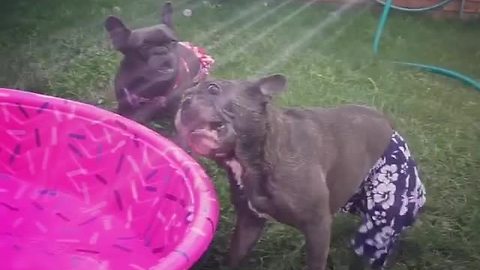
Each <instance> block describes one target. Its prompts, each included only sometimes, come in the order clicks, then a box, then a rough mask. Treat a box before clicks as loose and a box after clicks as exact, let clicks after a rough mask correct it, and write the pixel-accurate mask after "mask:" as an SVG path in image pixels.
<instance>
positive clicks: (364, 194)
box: [341, 132, 425, 268]
mask: <svg viewBox="0 0 480 270" xmlns="http://www.w3.org/2000/svg"><path fill="white" fill-rule="evenodd" d="M424 204H425V188H424V186H423V184H422V182H421V181H420V178H419V175H418V171H417V166H416V163H415V160H414V159H413V157H412V156H411V155H410V151H409V149H408V146H407V144H406V142H405V140H404V139H403V138H402V137H401V136H400V135H399V134H398V133H397V132H394V133H393V135H392V138H391V140H390V144H389V145H388V147H387V149H386V150H385V152H384V154H383V156H382V157H381V158H380V159H379V160H378V161H377V163H376V164H375V166H374V167H373V168H372V169H371V170H370V172H369V174H368V175H367V177H366V178H365V180H364V181H363V182H362V185H361V186H360V189H359V191H358V192H357V193H356V194H355V195H354V196H353V197H352V198H351V199H350V200H349V202H348V203H347V204H346V205H345V206H344V207H343V208H342V209H341V211H343V212H348V213H355V214H358V213H360V215H361V217H362V224H361V226H360V228H359V229H358V231H357V234H356V235H355V237H354V238H353V239H352V246H353V248H354V250H355V253H357V254H358V255H359V256H363V257H365V258H367V259H368V261H369V263H370V264H371V266H372V267H374V268H383V267H384V265H385V262H386V259H387V256H388V254H389V253H390V251H391V249H392V247H393V245H394V242H395V240H396V239H397V238H398V236H399V235H400V233H401V232H402V231H403V230H405V229H406V228H408V227H410V226H412V225H413V223H414V220H415V218H416V216H417V213H418V211H419V210H420V208H422V207H423V205H424Z"/></svg>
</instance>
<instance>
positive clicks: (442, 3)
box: [375, 0, 453, 12]
mask: <svg viewBox="0 0 480 270" xmlns="http://www.w3.org/2000/svg"><path fill="white" fill-rule="evenodd" d="M375 1H377V2H378V3H380V4H382V5H386V4H387V2H389V0H387V1H382V0H375ZM452 1H453V0H443V1H440V2H438V3H436V4H433V5H431V6H428V7H421V8H407V7H401V6H396V5H394V4H392V3H390V7H391V8H393V9H396V10H401V11H409V12H423V11H430V10H434V9H437V8H439V7H443V6H444V5H446V4H448V3H450V2H452ZM390 2H392V1H390Z"/></svg>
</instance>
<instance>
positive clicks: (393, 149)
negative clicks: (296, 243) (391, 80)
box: [175, 75, 425, 270]
mask: <svg viewBox="0 0 480 270" xmlns="http://www.w3.org/2000/svg"><path fill="white" fill-rule="evenodd" d="M285 88H286V78H285V77H284V76H282V75H272V76H268V77H264V78H261V79H258V80H254V81H248V80H235V81H227V80H209V81H204V82H201V83H199V84H198V85H196V86H195V87H193V88H191V89H188V90H187V91H186V92H185V95H184V97H183V99H182V102H181V105H180V109H179V111H178V113H177V116H176V119H175V125H176V128H177V130H178V131H179V132H180V134H181V136H182V137H184V138H185V140H186V141H187V142H188V145H189V147H190V148H191V149H193V150H194V151H195V152H196V153H198V154H200V155H202V156H205V157H207V158H210V159H212V160H215V161H216V162H217V163H218V164H219V165H220V166H222V167H224V168H225V169H226V170H227V171H228V174H229V179H230V186H231V198H232V203H233V204H234V207H235V210H236V225H235V229H234V232H233V236H232V239H231V243H230V245H231V246H230V254H229V266H231V267H237V266H238V265H239V264H240V263H241V261H242V260H243V259H244V257H245V256H246V255H247V254H248V253H249V252H250V250H251V249H252V248H253V247H254V245H255V243H256V242H257V240H258V238H259V237H260V236H261V233H262V231H263V228H264V225H265V221H266V220H268V219H273V220H276V221H278V222H281V223H284V224H287V225H290V226H293V227H295V228H297V229H298V230H299V231H300V232H302V233H303V234H304V236H305V239H306V251H307V266H308V269H310V270H323V269H325V267H326V262H327V256H328V252H329V244H330V231H331V224H332V219H333V217H334V215H335V214H336V213H338V212H350V213H358V214H360V215H361V217H362V223H361V225H360V227H359V229H358V231H357V233H356V235H355V237H354V238H353V239H352V248H353V250H354V252H355V253H356V254H357V255H359V256H355V257H356V258H357V259H356V262H354V263H352V264H351V268H353V269H355V268H357V269H362V268H363V265H364V264H365V265H366V266H370V267H371V268H373V269H381V268H383V267H384V266H385V262H386V260H387V256H388V255H389V253H390V252H391V250H392V248H393V247H394V244H395V240H396V239H397V238H398V236H399V234H400V233H401V232H402V231H403V230H404V229H406V228H408V227H410V226H411V225H412V224H413V223H414V220H415V218H416V217H417V213H418V211H419V209H420V208H422V206H423V205H424V203H425V192H424V186H423V184H422V183H421V181H420V178H419V176H418V172H417V169H416V164H415V161H414V159H413V158H412V156H411V154H410V151H409V149H408V146H407V144H406V143H405V141H404V140H403V138H402V137H401V136H400V135H399V134H398V133H397V132H396V131H395V130H394V129H393V127H392V124H391V123H390V121H389V120H387V118H386V117H385V116H384V115H383V114H381V113H380V112H378V111H376V110H374V109H371V108H369V107H365V106H357V105H342V106H339V107H336V108H290V109H284V108H278V107H276V106H274V105H273V104H272V98H273V96H274V95H275V94H277V93H280V92H282V91H283V90H284V89H285Z"/></svg>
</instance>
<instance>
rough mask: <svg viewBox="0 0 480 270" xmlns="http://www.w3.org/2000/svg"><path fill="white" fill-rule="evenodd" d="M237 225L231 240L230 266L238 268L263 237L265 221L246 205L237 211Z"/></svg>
mask: <svg viewBox="0 0 480 270" xmlns="http://www.w3.org/2000/svg"><path fill="white" fill-rule="evenodd" d="M236 214H237V215H236V219H237V220H236V224H235V229H234V232H233V235H232V238H231V240H230V251H229V259H228V266H229V267H231V268H237V267H238V266H239V265H240V263H241V262H242V260H243V259H244V258H245V257H246V256H247V255H248V253H249V252H250V251H251V250H252V249H253V247H254V246H255V244H256V243H257V241H258V239H259V238H260V236H261V235H262V232H263V229H264V227H265V222H266V220H265V219H262V218H259V217H258V216H256V215H255V214H254V213H253V212H252V211H251V210H250V209H249V208H248V206H247V204H246V203H245V204H244V205H243V204H242V206H241V207H237V209H236Z"/></svg>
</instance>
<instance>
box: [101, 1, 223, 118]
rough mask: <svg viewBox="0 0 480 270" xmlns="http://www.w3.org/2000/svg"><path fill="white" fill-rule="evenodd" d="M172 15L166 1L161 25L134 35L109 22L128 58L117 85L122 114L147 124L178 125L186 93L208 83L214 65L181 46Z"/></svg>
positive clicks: (115, 40) (112, 36) (112, 18)
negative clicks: (175, 120) (198, 83)
mask: <svg viewBox="0 0 480 270" xmlns="http://www.w3.org/2000/svg"><path fill="white" fill-rule="evenodd" d="M172 13H173V9H172V5H171V3H170V2H167V3H165V4H164V6H163V10H162V22H161V24H158V25H155V26H151V27H144V28H139V29H135V30H130V29H129V28H128V27H127V26H125V24H124V23H123V22H122V20H121V19H119V18H117V17H115V16H110V17H108V18H107V19H106V20H105V29H106V30H107V31H108V33H109V35H110V39H111V42H112V45H113V47H114V48H115V49H116V50H118V51H119V52H121V53H122V54H123V59H122V61H121V63H120V67H119V69H118V72H117V74H116V76H115V80H114V89H115V95H116V99H117V101H118V107H117V112H118V113H119V114H120V115H123V116H125V117H127V118H130V119H132V120H135V121H137V122H140V123H142V124H148V123H149V122H150V121H152V120H156V119H160V120H167V121H168V120H169V121H170V122H173V118H174V115H175V112H176V110H177V108H178V104H179V101H180V98H181V96H182V94H183V91H184V90H185V89H186V88H188V87H189V86H191V85H192V84H193V82H195V81H200V80H203V79H204V78H205V77H206V76H207V75H208V72H209V69H210V68H211V67H212V65H213V63H214V60H213V58H211V57H210V56H209V55H207V54H206V53H205V51H204V50H203V49H202V48H198V47H195V46H193V45H192V44H190V43H188V42H179V39H178V37H177V35H176V34H175V31H174V26H173V22H172Z"/></svg>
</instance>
